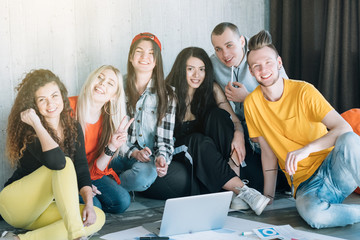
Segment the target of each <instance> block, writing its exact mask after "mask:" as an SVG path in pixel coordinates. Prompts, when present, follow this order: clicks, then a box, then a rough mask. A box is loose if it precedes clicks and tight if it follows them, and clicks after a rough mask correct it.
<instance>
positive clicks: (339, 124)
mask: <svg viewBox="0 0 360 240" xmlns="http://www.w3.org/2000/svg"><path fill="white" fill-rule="evenodd" d="M321 122H322V123H323V124H324V125H325V126H326V127H327V129H329V131H328V133H327V134H325V135H324V136H322V137H321V138H318V139H316V140H315V141H312V142H310V143H309V144H307V145H305V146H304V147H302V148H300V149H297V150H295V151H292V152H289V153H288V154H287V156H286V160H285V170H286V172H288V173H289V174H290V175H293V174H295V172H296V170H297V164H298V162H300V161H301V160H303V159H305V158H307V157H308V156H309V155H310V154H311V153H313V152H318V151H321V150H324V149H327V148H330V147H332V146H334V145H335V142H336V139H337V138H338V137H339V136H340V135H342V134H344V133H346V132H351V131H352V128H351V126H350V125H349V124H348V123H347V122H346V121H345V120H344V119H343V118H342V117H341V116H340V114H339V113H338V112H336V111H335V110H334V109H333V110H331V111H330V112H329V113H327V114H326V116H325V117H324V118H323V120H322V121H321Z"/></svg>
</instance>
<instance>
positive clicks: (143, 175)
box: [132, 163, 157, 191]
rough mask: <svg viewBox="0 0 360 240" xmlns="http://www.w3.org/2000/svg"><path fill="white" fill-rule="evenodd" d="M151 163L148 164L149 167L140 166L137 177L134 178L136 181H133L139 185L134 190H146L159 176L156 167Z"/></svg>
mask: <svg viewBox="0 0 360 240" xmlns="http://www.w3.org/2000/svg"><path fill="white" fill-rule="evenodd" d="M150 164H151V163H149V164H148V165H149V167H147V168H140V169H137V170H136V171H137V177H136V178H135V179H134V183H132V184H133V185H135V186H137V187H136V188H135V189H134V191H145V190H146V189H148V188H149V187H150V186H151V184H153V183H154V182H155V179H156V177H157V173H156V168H155V167H153V166H150Z"/></svg>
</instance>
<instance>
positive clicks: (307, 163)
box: [244, 31, 360, 228]
mask: <svg viewBox="0 0 360 240" xmlns="http://www.w3.org/2000/svg"><path fill="white" fill-rule="evenodd" d="M248 46H249V52H248V65H249V69H250V72H251V74H252V75H253V76H254V77H255V78H256V80H257V81H258V83H259V86H258V87H257V88H256V89H255V90H254V91H253V92H252V93H251V94H250V95H249V96H248V97H247V98H246V99H245V102H244V106H245V117H246V122H247V124H248V128H249V135H250V137H251V138H252V139H254V140H256V141H258V142H259V143H260V146H261V158H262V162H263V172H264V195H267V196H269V197H270V198H273V197H274V193H275V181H276V175H277V162H278V163H279V165H280V167H281V169H283V171H284V172H285V173H286V175H287V179H288V182H289V185H291V186H292V189H293V192H294V193H293V194H294V197H295V196H296V207H297V210H298V212H299V214H300V215H301V217H302V218H303V219H304V220H305V221H306V222H307V223H308V224H309V225H310V226H311V227H314V228H326V227H336V226H345V225H347V224H353V223H356V222H360V205H348V204H342V202H343V200H344V199H345V198H346V197H347V196H348V195H349V194H350V193H352V192H353V191H354V189H355V188H356V187H357V186H358V185H360V138H359V136H358V135H356V134H355V133H354V132H353V131H352V129H351V127H350V125H349V124H348V123H347V122H346V121H345V120H344V119H343V118H342V117H341V116H340V115H339V114H338V113H337V112H336V111H335V110H334V109H333V108H332V107H331V105H330V104H329V103H328V102H327V101H326V100H325V98H324V97H323V96H322V95H321V94H320V92H319V91H317V90H316V89H315V87H314V86H313V85H311V84H309V83H306V82H303V81H296V80H289V79H283V78H281V77H280V75H279V69H281V66H282V61H281V58H280V56H279V55H278V53H277V51H276V49H275V47H274V46H273V45H272V44H271V36H270V34H269V33H268V32H266V31H261V32H259V33H258V34H257V35H255V36H254V37H252V38H251V39H250V41H249V44H248ZM270 203H271V202H270Z"/></svg>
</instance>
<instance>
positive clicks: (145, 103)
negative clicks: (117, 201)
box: [111, 33, 176, 191]
mask: <svg viewBox="0 0 360 240" xmlns="http://www.w3.org/2000/svg"><path fill="white" fill-rule="evenodd" d="M127 68H128V72H127V80H126V96H127V110H128V113H129V115H130V116H132V117H134V119H135V121H134V124H132V126H131V127H130V129H129V135H130V137H129V139H128V147H129V150H128V151H127V153H126V155H125V156H119V157H118V158H117V159H114V160H113V161H112V163H111V167H112V168H113V169H114V170H116V171H117V172H118V173H120V175H119V176H120V180H121V185H122V186H123V187H124V188H125V189H127V190H128V191H144V190H146V189H147V188H148V187H149V186H150V185H151V184H152V183H153V182H154V181H155V179H156V177H157V176H159V177H163V176H165V175H166V174H167V169H168V164H169V163H170V162H171V159H172V153H173V150H174V147H173V145H174V140H173V131H174V125H175V108H176V101H175V97H174V93H173V90H172V88H171V87H170V86H169V85H167V84H166V83H165V81H164V73H163V64H162V57H161V44H160V41H159V39H158V38H157V37H156V36H155V35H153V34H151V33H140V34H138V35H136V36H135V37H134V39H133V40H132V43H131V46H130V51H129V56H128V65H127Z"/></svg>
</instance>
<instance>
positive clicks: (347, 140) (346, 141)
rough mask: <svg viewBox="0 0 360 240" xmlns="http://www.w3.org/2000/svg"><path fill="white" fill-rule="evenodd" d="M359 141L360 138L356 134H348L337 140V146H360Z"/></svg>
mask: <svg viewBox="0 0 360 240" xmlns="http://www.w3.org/2000/svg"><path fill="white" fill-rule="evenodd" d="M359 139H360V137H359V136H358V135H357V134H356V133H354V132H346V133H344V134H342V135H340V136H339V137H338V138H337V140H336V144H335V145H338V144H341V145H344V146H354V147H355V146H360V141H359Z"/></svg>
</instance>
